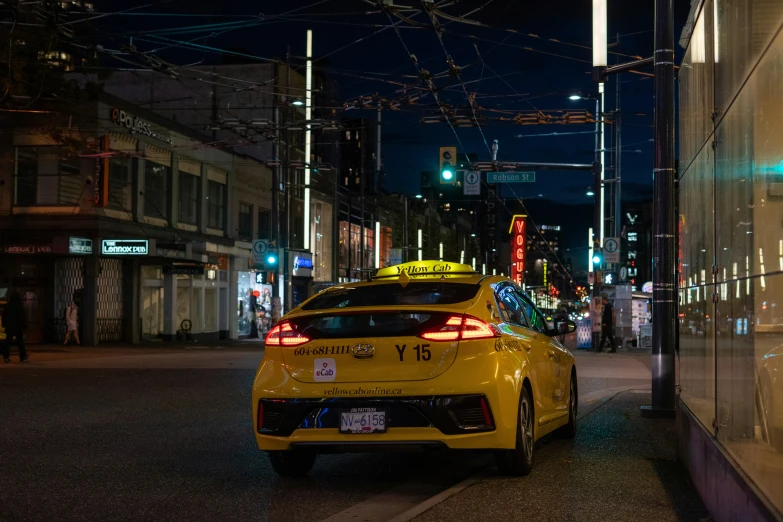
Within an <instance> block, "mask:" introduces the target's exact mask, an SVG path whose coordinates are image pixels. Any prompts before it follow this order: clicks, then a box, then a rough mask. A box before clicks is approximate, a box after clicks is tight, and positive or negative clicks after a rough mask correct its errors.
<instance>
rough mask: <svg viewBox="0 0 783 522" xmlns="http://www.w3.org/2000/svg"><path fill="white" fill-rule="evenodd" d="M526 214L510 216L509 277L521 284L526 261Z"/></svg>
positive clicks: (523, 278)
mask: <svg viewBox="0 0 783 522" xmlns="http://www.w3.org/2000/svg"><path fill="white" fill-rule="evenodd" d="M526 218H527V216H526V215H516V216H514V217H513V218H511V228H510V229H509V233H510V234H511V279H512V280H513V281H514V282H515V283H516V284H518V285H520V286H522V283H524V280H525V262H526V261H527V252H526V251H525V247H526V245H527V220H526Z"/></svg>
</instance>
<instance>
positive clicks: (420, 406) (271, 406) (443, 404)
mask: <svg viewBox="0 0 783 522" xmlns="http://www.w3.org/2000/svg"><path fill="white" fill-rule="evenodd" d="M258 402H259V403H260V406H261V408H260V410H259V411H261V410H263V414H262V415H261V419H260V420H261V422H259V419H258V416H256V428H257V432H258V433H260V434H262V435H272V436H278V437H290V436H291V435H292V434H293V433H294V431H297V430H298V431H302V430H311V429H319V428H322V429H333V430H339V427H340V413H341V412H343V411H349V410H350V409H351V408H374V409H376V410H383V411H385V412H386V427H387V429H396V428H436V429H437V430H438V431H440V432H441V433H442V434H444V435H459V434H465V433H477V432H487V431H494V430H495V422H494V420H493V418H492V411H491V408H490V407H489V403H488V401H487V399H486V397H485V396H484V395H476V394H463V395H447V396H428V397H395V398H391V397H378V398H340V397H334V398H322V399H313V398H311V399H265V398H260V399H258Z"/></svg>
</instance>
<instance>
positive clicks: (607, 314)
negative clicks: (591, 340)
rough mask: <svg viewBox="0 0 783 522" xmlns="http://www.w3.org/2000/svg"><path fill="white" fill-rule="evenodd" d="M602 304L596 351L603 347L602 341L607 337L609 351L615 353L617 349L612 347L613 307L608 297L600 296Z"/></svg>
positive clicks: (601, 349)
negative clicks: (599, 336)
mask: <svg viewBox="0 0 783 522" xmlns="http://www.w3.org/2000/svg"><path fill="white" fill-rule="evenodd" d="M601 303H602V304H603V312H602V313H601V340H600V341H599V342H598V348H596V349H595V351H596V352H601V351H603V349H604V341H605V340H606V339H607V338H608V339H609V346H610V348H611V350H609V353H615V352H616V351H617V350H616V349H615V347H614V307H613V306H612V305H611V304H609V299H607V297H606V296H603V297H602V298H601Z"/></svg>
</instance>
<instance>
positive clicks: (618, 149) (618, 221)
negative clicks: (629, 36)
mask: <svg viewBox="0 0 783 522" xmlns="http://www.w3.org/2000/svg"><path fill="white" fill-rule="evenodd" d="M617 41H618V42H619V41H620V35H619V34H618V35H617ZM615 79H616V81H617V92H616V93H615V107H614V108H615V112H614V114H615V116H614V129H615V139H614V147H615V158H616V159H615V161H614V205H615V207H614V209H615V210H614V234H613V235H614V236H615V237H620V234H621V233H622V222H623V221H622V216H623V208H622V190H621V188H622V178H621V177H620V171H621V167H622V163H623V140H622V136H623V135H622V132H621V128H620V125H621V122H622V112H621V111H620V76H616V77H615Z"/></svg>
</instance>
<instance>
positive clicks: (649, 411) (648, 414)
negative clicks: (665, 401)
mask: <svg viewBox="0 0 783 522" xmlns="http://www.w3.org/2000/svg"><path fill="white" fill-rule="evenodd" d="M676 416H677V410H674V409H667V408H653V407H652V406H642V417H643V418H645V419H673V418H675V417H676Z"/></svg>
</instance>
